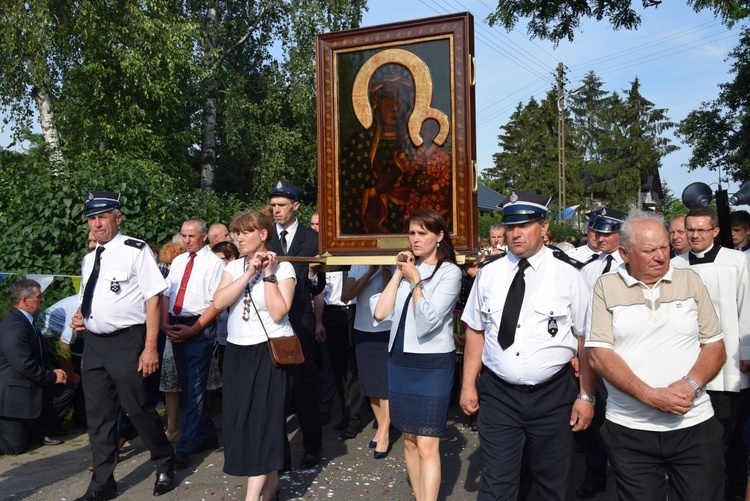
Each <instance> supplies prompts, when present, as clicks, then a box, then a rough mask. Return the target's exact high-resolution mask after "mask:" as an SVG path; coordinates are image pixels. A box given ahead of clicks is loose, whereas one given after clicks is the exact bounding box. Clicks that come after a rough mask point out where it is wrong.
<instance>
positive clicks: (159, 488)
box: [154, 471, 177, 496]
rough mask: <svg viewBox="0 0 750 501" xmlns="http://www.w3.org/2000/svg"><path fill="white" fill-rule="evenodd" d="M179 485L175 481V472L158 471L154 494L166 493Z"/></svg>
mask: <svg viewBox="0 0 750 501" xmlns="http://www.w3.org/2000/svg"><path fill="white" fill-rule="evenodd" d="M176 486H177V484H176V483H175V481H174V472H173V471H170V472H168V473H157V474H156V482H154V496H161V495H162V494H166V493H167V492H169V491H171V490H172V489H174V488H175V487H176Z"/></svg>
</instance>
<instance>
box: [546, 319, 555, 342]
mask: <svg viewBox="0 0 750 501" xmlns="http://www.w3.org/2000/svg"><path fill="white" fill-rule="evenodd" d="M547 332H549V335H550V336H552V337H555V334H557V321H556V320H555V319H554V318H552V317H549V322H547Z"/></svg>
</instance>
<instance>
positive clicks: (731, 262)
mask: <svg viewBox="0 0 750 501" xmlns="http://www.w3.org/2000/svg"><path fill="white" fill-rule="evenodd" d="M301 198H302V192H301V190H300V189H299V188H298V187H296V186H295V185H293V184H291V183H289V182H286V181H279V182H278V183H276V184H275V185H274V187H273V188H271V190H270V191H269V204H268V206H266V207H265V208H263V209H261V210H255V211H245V212H240V213H238V214H236V215H235V216H234V217H233V218H232V220H231V222H230V223H229V227H227V226H225V225H224V224H221V223H216V224H213V225H211V226H210V227H207V225H206V223H205V222H204V221H202V220H200V219H188V220H186V221H185V222H184V223H183V224H182V227H181V228H180V231H179V232H178V233H177V234H176V235H175V238H174V241H173V242H170V243H167V244H165V245H164V246H163V247H162V248H161V249H158V248H156V249H155V248H151V247H150V246H149V245H148V244H146V243H145V242H143V241H142V240H139V239H137V238H133V237H128V236H124V235H122V234H121V233H120V225H121V223H122V220H123V215H122V213H121V211H120V210H121V206H120V196H119V194H118V193H112V192H103V191H91V192H90V193H89V195H88V197H87V199H86V201H85V202H84V209H85V214H86V217H87V221H88V226H89V229H90V234H89V252H88V253H87V254H86V255H85V256H84V259H83V263H82V282H81V290H80V294H77V295H75V296H71V297H69V298H65V299H64V300H62V301H60V302H58V303H57V304H55V305H53V306H52V307H51V308H48V309H47V310H45V312H44V313H43V314H42V313H41V312H42V302H43V299H44V297H43V294H42V288H41V286H40V284H39V283H37V282H35V281H33V280H28V279H24V280H19V281H17V282H16V283H14V284H13V285H12V286H11V302H12V304H13V309H12V311H11V312H10V313H9V314H8V316H7V317H6V318H5V319H4V320H3V322H2V324H0V452H2V453H4V454H20V453H23V452H25V451H27V450H28V449H29V447H30V446H31V444H33V443H38V444H42V445H56V444H59V443H62V441H61V440H60V439H59V438H57V437H55V436H54V435H55V433H54V432H55V430H56V428H59V424H60V420H61V418H62V416H63V415H64V413H65V412H66V411H67V409H68V408H69V407H71V406H72V407H73V408H74V415H73V416H74V420H75V422H76V424H78V425H85V426H86V427H87V429H88V434H89V438H90V442H91V455H92V465H91V468H90V469H91V470H92V477H91V481H90V484H89V486H88V490H87V491H86V493H84V494H83V495H82V496H81V497H79V498H77V499H78V500H83V501H99V500H106V499H114V498H115V497H116V496H117V494H118V493H117V483H116V481H115V477H114V471H115V468H116V465H117V461H118V455H119V449H120V447H121V446H122V444H123V443H124V441H126V440H129V439H132V438H133V437H135V436H140V437H141V439H142V440H143V443H144V444H145V446H146V447H147V448H148V449H149V451H150V452H151V460H152V461H153V462H154V463H155V465H156V475H155V479H154V489H153V494H154V496H160V495H162V494H165V493H167V492H170V491H171V490H173V489H174V488H175V487H176V485H177V484H176V480H175V469H178V468H186V467H187V466H188V465H189V464H190V461H191V455H193V454H197V453H200V452H202V451H206V450H215V449H217V448H218V447H219V445H220V440H219V438H220V437H219V434H218V433H217V429H216V427H215V425H214V421H213V419H212V417H211V406H210V399H211V397H210V392H211V391H212V390H218V389H220V390H221V404H222V412H221V424H222V426H221V429H222V434H221V445H222V446H223V453H224V464H223V470H224V472H225V473H227V474H228V475H233V476H238V477H246V478H247V490H246V499H248V500H260V499H263V500H268V499H274V498H275V497H276V496H277V495H278V492H279V491H280V489H281V486H280V480H279V472H281V471H285V470H289V469H291V468H292V464H291V447H290V445H289V441H288V438H287V430H286V426H287V417H288V415H290V413H294V414H296V416H297V418H298V422H299V426H300V430H301V433H302V444H303V448H304V451H303V457H302V461H301V463H300V464H299V468H302V469H309V468H312V467H315V466H317V465H318V464H319V463H320V461H321V455H322V453H323V450H322V448H323V442H322V427H323V426H324V425H327V424H328V423H329V422H330V419H331V411H332V407H333V406H334V405H336V404H338V405H339V406H340V408H341V416H342V418H341V420H340V421H339V422H337V423H335V424H334V425H333V426H334V428H335V429H336V430H338V431H339V434H340V436H341V438H342V439H344V440H347V439H351V438H354V437H356V436H357V435H358V434H359V433H361V432H362V431H363V426H364V423H365V421H366V419H367V413H369V412H370V411H371V412H372V414H374V417H375V422H376V425H377V426H376V429H375V430H374V434H373V436H372V439H371V440H370V442H369V447H370V448H371V449H373V458H374V459H375V460H378V459H383V458H385V457H387V456H388V455H389V454H391V453H393V445H394V443H393V442H394V436H395V435H396V433H393V434H392V431H393V430H395V431H396V432H397V433H398V436H400V437H401V440H402V442H403V454H404V461H405V464H406V468H407V472H408V475H409V480H410V482H411V486H412V489H413V491H414V496H415V497H416V499H417V500H418V501H423V500H434V499H437V498H438V496H439V492H440V485H441V478H442V475H441V473H442V468H441V453H440V439H441V437H444V436H445V434H446V427H447V417H448V407H449V405H450V403H451V399H452V397H453V396H454V395H456V394H458V395H459V398H458V400H459V404H460V406H461V408H462V410H463V411H464V413H465V414H466V415H467V416H469V419H470V420H469V421H468V422H470V423H472V426H475V429H476V430H478V433H479V441H480V447H481V451H482V458H483V465H484V466H483V472H482V477H481V481H480V484H479V490H478V498H479V499H482V500H485V499H525V498H526V497H527V495H528V493H529V492H530V490H531V488H532V486H536V492H537V493H538V496H539V497H540V498H541V499H545V500H547V499H549V500H553V499H560V500H571V499H575V498H576V497H579V498H591V497H594V496H595V495H596V494H597V493H598V492H601V491H603V490H604V489H605V488H606V484H607V481H608V479H607V472H608V465H609V466H610V467H611V471H612V472H613V473H614V476H615V482H616V486H617V492H618V495H619V497H620V499H623V500H630V499H654V500H656V499H660V500H663V499H680V500H690V499H695V500H721V499H730V500H735V499H745V496H746V494H745V490H746V489H747V477H748V443H747V442H748V441H749V440H750V436H749V435H750V426H747V423H748V418H750V399H749V398H748V393H749V392H750V390H748V387H750V276H749V275H748V267H749V266H750V263H749V262H748V259H750V242H749V241H748V235H749V234H750V215H749V214H748V213H747V212H745V211H737V212H734V213H733V214H732V216H731V223H732V242H733V246H734V248H733V249H730V248H726V247H722V246H721V245H720V244H719V243H718V240H717V238H718V236H719V232H720V229H719V222H718V218H717V215H716V213H715V212H714V211H713V210H711V209H708V208H699V209H692V210H690V211H689V212H688V213H687V214H686V215H681V216H677V217H675V218H673V219H672V220H671V221H669V222H668V223H666V224H665V222H664V221H662V220H661V219H660V217H659V216H658V215H656V214H654V213H646V212H642V211H639V210H635V209H634V210H631V212H630V213H629V214H626V213H623V212H620V211H617V210H614V209H611V208H607V207H602V208H599V209H597V210H595V211H593V212H591V213H589V214H588V216H589V220H588V224H587V235H586V237H585V238H584V239H583V241H582V242H580V243H579V245H578V246H574V245H573V243H572V242H568V241H566V242H557V241H555V240H554V238H553V236H552V234H551V233H550V232H549V223H548V222H547V213H548V207H547V206H548V204H549V202H550V197H548V196H542V195H537V194H531V193H524V192H520V191H514V192H512V193H511V194H510V196H509V197H508V198H507V200H506V201H505V202H504V204H503V206H502V216H503V222H502V223H499V224H496V225H494V226H492V227H491V228H490V231H489V237H488V238H487V239H486V241H483V242H480V249H481V250H482V252H481V253H480V256H479V258H478V259H477V260H476V261H469V262H467V263H466V264H465V265H463V266H459V265H458V264H457V262H456V253H455V251H454V248H453V245H452V241H451V235H450V231H449V227H448V226H447V225H446V221H445V220H444V219H443V217H442V216H441V215H440V214H439V213H438V212H436V211H435V210H432V209H419V210H414V211H412V212H411V213H410V214H409V215H408V217H407V218H406V220H405V231H406V233H407V234H408V239H409V249H408V250H405V251H402V252H399V253H398V254H397V255H395V256H394V262H393V265H391V266H376V265H372V266H366V265H364V266H352V267H351V269H350V270H349V271H329V272H324V271H323V270H322V269H320V267H319V266H317V265H316V264H308V263H307V262H304V260H288V259H286V257H293V256H296V257H308V258H311V257H314V256H315V255H316V254H317V253H318V235H317V230H318V215H317V213H315V214H314V215H313V217H312V219H311V221H310V227H307V226H305V225H303V224H302V223H301V222H300V221H299V220H298V218H297V213H298V210H299V208H300V203H301ZM290 261H291V262H290ZM37 316H38V317H41V321H37V319H36V317H37ZM48 330H49V331H55V332H58V333H59V353H60V354H61V356H58V357H57V359H55V357H53V356H52V353H50V349H49V347H48V346H47V343H46V342H45V333H46V332H47V331H48ZM295 335H296V336H297V338H298V340H299V344H300V347H301V350H302V354H303V355H304V362H302V363H299V364H295V365H288V366H278V365H275V364H274V363H273V361H272V359H271V357H270V354H269V348H268V341H269V339H271V338H278V337H291V336H295ZM457 348H458V349H457ZM79 353H82V356H81V357H80V358H79V357H76V356H75V355H76V354H79ZM81 361H83V363H81ZM454 392H455V393H454ZM159 401H163V402H164V405H165V408H166V411H167V420H166V428H165V427H164V426H163V424H162V420H161V418H160V416H159V414H158V413H157V412H156V404H157V403H158V402H159ZM180 403H182V406H183V408H184V410H183V412H182V419H181V420H180V419H179V412H178V409H179V406H180ZM577 433H578V434H579V436H580V437H581V442H582V446H583V451H584V455H585V459H586V467H587V471H586V475H585V477H584V481H583V483H582V484H580V485H577V486H576V485H574V481H573V453H574V450H575V445H574V438H575V436H576V434H577ZM748 499H750V496H748Z"/></svg>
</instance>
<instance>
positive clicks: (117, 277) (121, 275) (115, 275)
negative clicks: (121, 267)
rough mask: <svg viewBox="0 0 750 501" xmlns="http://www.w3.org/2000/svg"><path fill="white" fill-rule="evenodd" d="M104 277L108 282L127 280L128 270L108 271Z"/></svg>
mask: <svg viewBox="0 0 750 501" xmlns="http://www.w3.org/2000/svg"><path fill="white" fill-rule="evenodd" d="M102 278H104V280H106V281H108V282H125V281H126V280H127V279H128V272H127V271H117V270H113V271H108V272H107V273H106V274H105V275H104V276H103V277H102Z"/></svg>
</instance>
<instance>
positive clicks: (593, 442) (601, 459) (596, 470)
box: [581, 376, 607, 487]
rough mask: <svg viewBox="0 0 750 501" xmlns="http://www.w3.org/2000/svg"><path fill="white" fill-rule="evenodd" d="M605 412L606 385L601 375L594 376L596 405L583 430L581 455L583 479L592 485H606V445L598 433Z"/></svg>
mask: <svg viewBox="0 0 750 501" xmlns="http://www.w3.org/2000/svg"><path fill="white" fill-rule="evenodd" d="M606 412H607V387H606V385H605V384H604V380H603V379H602V377H601V376H597V377H596V406H595V408H594V419H592V420H591V426H589V427H588V428H587V429H585V430H583V431H582V432H581V433H582V434H583V455H584V457H585V458H586V476H585V477H584V479H583V481H584V482H586V483H589V484H591V485H593V486H594V487H604V486H606V485H607V446H606V445H605V444H604V439H603V438H602V435H601V433H600V429H601V427H602V425H603V424H604V415H605V414H606Z"/></svg>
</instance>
